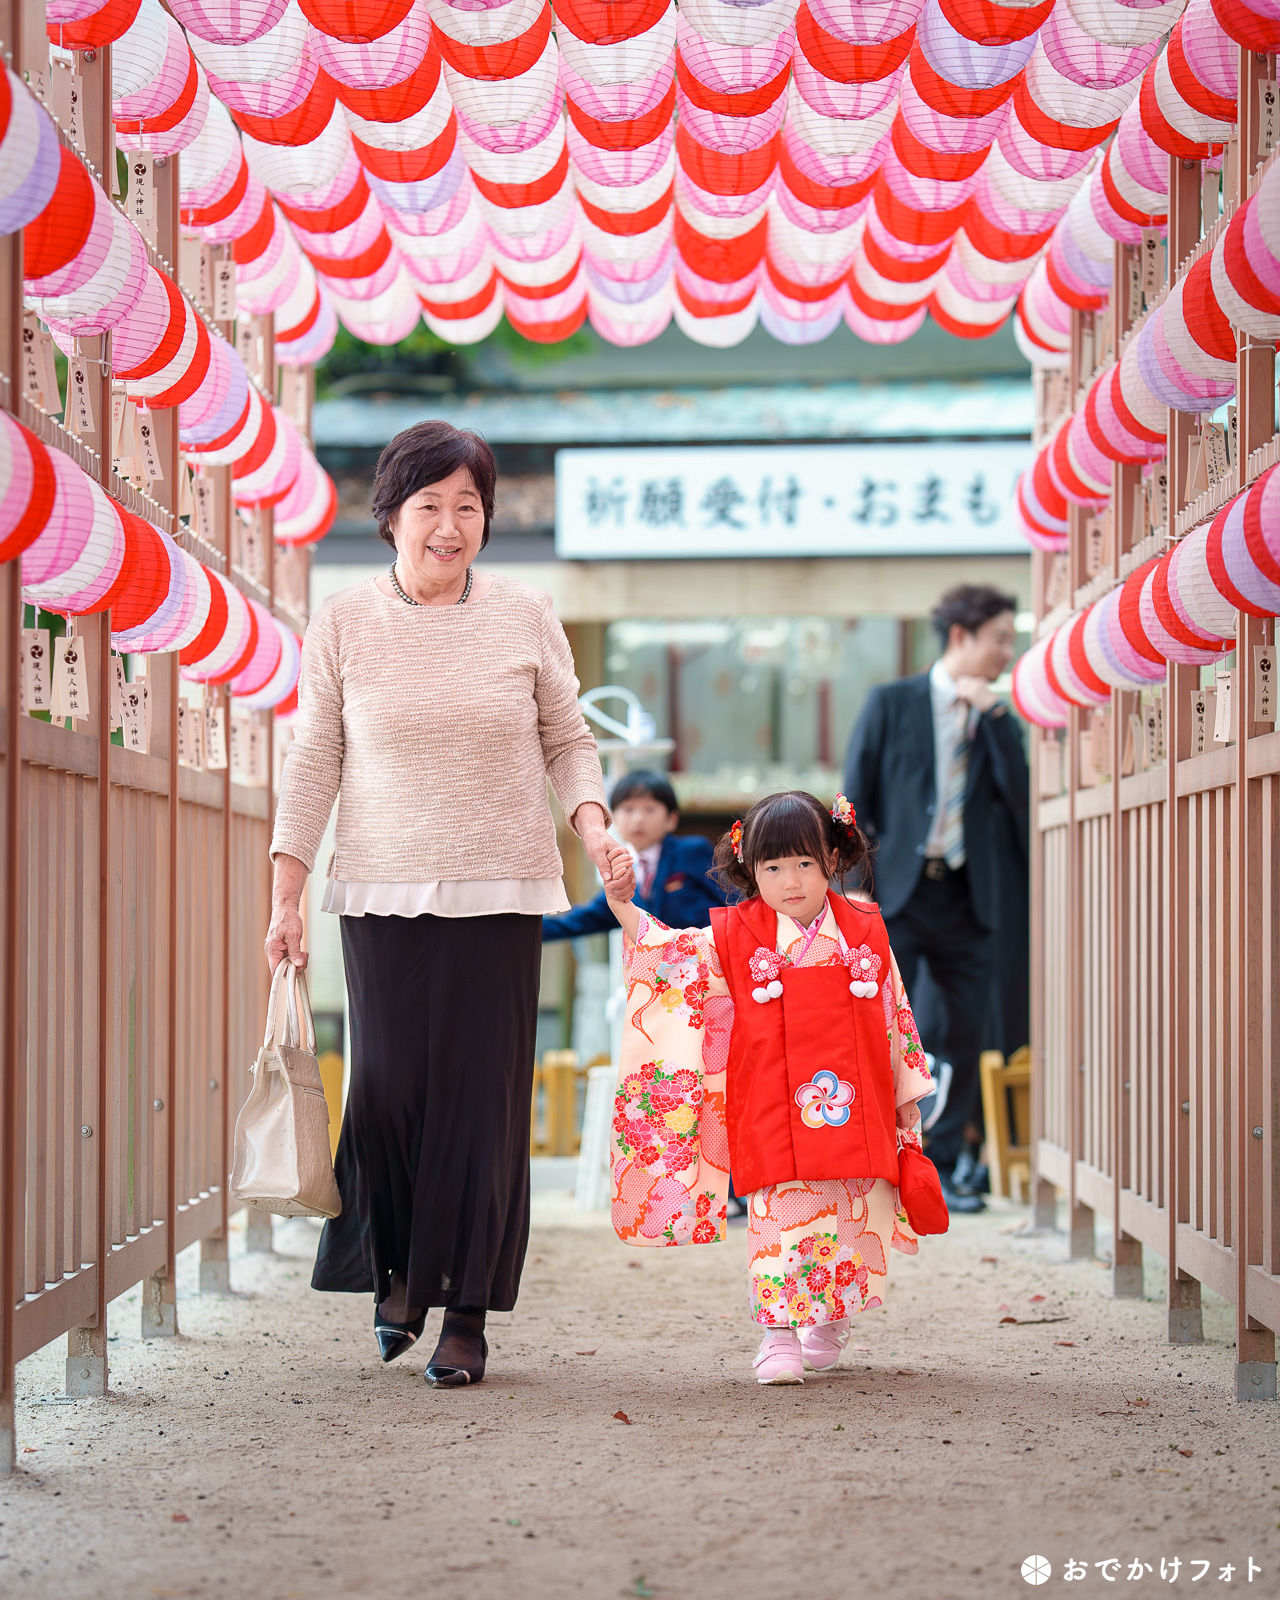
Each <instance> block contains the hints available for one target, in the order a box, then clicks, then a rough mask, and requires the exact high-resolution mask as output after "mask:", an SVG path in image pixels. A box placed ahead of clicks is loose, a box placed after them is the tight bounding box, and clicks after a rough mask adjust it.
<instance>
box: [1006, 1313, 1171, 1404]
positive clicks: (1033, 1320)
mask: <svg viewBox="0 0 1280 1600" xmlns="http://www.w3.org/2000/svg"><path fill="white" fill-rule="evenodd" d="M1000 1320H1001V1322H1015V1323H1017V1325H1018V1327H1020V1328H1047V1327H1048V1325H1049V1324H1050V1323H1051V1322H1070V1320H1071V1318H1070V1317H1001V1318H1000ZM1144 1404H1145V1402H1144Z"/></svg>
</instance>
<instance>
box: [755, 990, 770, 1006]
mask: <svg viewBox="0 0 1280 1600" xmlns="http://www.w3.org/2000/svg"><path fill="white" fill-rule="evenodd" d="M751 998H752V999H753V1000H756V1001H758V1002H759V1003H760V1004H761V1005H764V1004H765V1002H766V1001H767V1000H768V998H769V991H768V990H767V989H753V990H752V991H751Z"/></svg>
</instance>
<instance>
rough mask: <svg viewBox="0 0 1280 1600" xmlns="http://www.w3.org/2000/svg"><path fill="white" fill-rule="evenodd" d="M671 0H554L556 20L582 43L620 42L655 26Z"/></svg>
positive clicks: (634, 37) (646, 31)
mask: <svg viewBox="0 0 1280 1600" xmlns="http://www.w3.org/2000/svg"><path fill="white" fill-rule="evenodd" d="M669 3H670V0H556V22H557V23H558V24H559V26H560V27H562V28H568V30H569V32H570V33H571V34H573V35H574V37H575V38H577V39H581V40H582V42H583V43H584V44H621V43H622V41H623V40H624V39H637V38H639V36H640V35H641V34H642V33H648V31H649V29H650V28H656V27H657V25H658V23H659V22H661V20H662V18H663V17H664V16H665V15H666V14H667V7H668V5H669Z"/></svg>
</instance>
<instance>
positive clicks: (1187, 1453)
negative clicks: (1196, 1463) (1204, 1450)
mask: <svg viewBox="0 0 1280 1600" xmlns="http://www.w3.org/2000/svg"><path fill="white" fill-rule="evenodd" d="M1178 1454H1179V1455H1180V1456H1190V1455H1194V1454H1195V1452H1194V1451H1193V1450H1179V1451H1178Z"/></svg>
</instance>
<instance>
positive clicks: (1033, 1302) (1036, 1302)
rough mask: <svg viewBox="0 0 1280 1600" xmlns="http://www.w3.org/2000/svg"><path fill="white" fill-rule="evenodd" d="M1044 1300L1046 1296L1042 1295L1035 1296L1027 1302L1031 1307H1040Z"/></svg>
mask: <svg viewBox="0 0 1280 1600" xmlns="http://www.w3.org/2000/svg"><path fill="white" fill-rule="evenodd" d="M1043 1299H1044V1296H1043V1295H1042V1294H1033V1295H1032V1296H1031V1298H1030V1299H1029V1300H1028V1301H1027V1304H1028V1305H1029V1306H1038V1305H1039V1304H1040V1302H1041V1301H1042V1300H1043Z"/></svg>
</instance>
